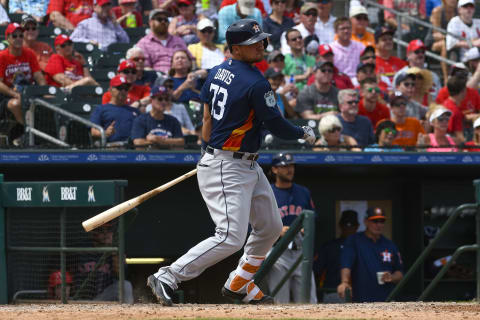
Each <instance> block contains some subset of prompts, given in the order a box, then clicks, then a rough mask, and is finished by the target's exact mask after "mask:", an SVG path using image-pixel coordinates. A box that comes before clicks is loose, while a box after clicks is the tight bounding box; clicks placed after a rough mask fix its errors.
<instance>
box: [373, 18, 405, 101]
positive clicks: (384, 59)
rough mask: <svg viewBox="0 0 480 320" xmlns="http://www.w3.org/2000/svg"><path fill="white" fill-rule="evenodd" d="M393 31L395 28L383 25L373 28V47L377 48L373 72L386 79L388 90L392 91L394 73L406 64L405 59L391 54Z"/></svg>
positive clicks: (383, 79)
mask: <svg viewBox="0 0 480 320" xmlns="http://www.w3.org/2000/svg"><path fill="white" fill-rule="evenodd" d="M394 33H395V30H393V29H391V28H389V27H385V26H379V27H377V29H376V30H375V43H376V46H375V48H376V50H377V54H376V61H375V73H376V74H377V75H379V76H381V77H382V81H384V82H386V81H387V79H388V83H387V85H388V87H387V91H388V92H390V91H393V87H394V85H393V84H394V82H393V76H394V75H395V73H396V72H397V71H399V70H400V69H402V68H403V67H405V66H406V65H407V63H406V62H405V61H403V60H402V59H400V58H398V57H395V56H393V55H392V51H393V34H394Z"/></svg>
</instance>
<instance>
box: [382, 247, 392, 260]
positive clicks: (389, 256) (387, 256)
mask: <svg viewBox="0 0 480 320" xmlns="http://www.w3.org/2000/svg"><path fill="white" fill-rule="evenodd" d="M380 254H381V255H382V256H383V262H392V254H391V253H390V252H388V250H385V251H383V252H382V253H380Z"/></svg>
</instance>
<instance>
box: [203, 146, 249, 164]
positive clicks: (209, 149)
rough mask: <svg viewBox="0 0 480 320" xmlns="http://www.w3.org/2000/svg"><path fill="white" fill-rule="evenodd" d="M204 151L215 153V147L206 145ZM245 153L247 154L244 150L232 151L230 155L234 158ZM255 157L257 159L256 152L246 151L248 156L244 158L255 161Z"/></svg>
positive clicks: (243, 155)
mask: <svg viewBox="0 0 480 320" xmlns="http://www.w3.org/2000/svg"><path fill="white" fill-rule="evenodd" d="M205 152H206V153H209V154H211V155H213V154H214V153H215V149H214V148H212V147H210V146H207V148H206V149H205ZM245 155H247V154H246V153H245V152H233V153H232V157H233V158H234V159H243V157H245ZM257 159H258V153H248V156H247V157H246V158H245V160H251V161H257Z"/></svg>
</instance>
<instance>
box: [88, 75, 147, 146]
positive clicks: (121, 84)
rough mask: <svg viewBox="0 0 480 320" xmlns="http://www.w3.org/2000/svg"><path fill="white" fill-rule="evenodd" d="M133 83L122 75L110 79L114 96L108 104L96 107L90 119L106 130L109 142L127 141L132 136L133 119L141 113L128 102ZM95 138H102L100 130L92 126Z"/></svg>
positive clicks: (92, 133)
mask: <svg viewBox="0 0 480 320" xmlns="http://www.w3.org/2000/svg"><path fill="white" fill-rule="evenodd" d="M130 86H131V84H130V83H128V82H127V79H125V77H124V76H122V75H116V76H115V77H113V78H112V80H110V89H109V91H110V94H111V96H112V98H111V99H110V101H109V102H108V103H106V104H102V105H100V106H98V107H97V108H95V110H94V111H93V113H92V115H91V116H90V121H92V122H93V123H95V124H98V125H99V126H101V127H102V128H103V129H104V130H105V135H106V136H107V142H125V141H127V140H128V138H129V137H130V133H131V131H132V124H133V120H134V119H135V118H136V117H137V116H139V115H140V114H141V113H140V111H139V110H138V109H137V108H134V107H131V106H129V105H128V104H127V96H128V91H129V89H130ZM91 135H92V137H93V138H96V139H98V138H100V137H101V135H100V130H98V129H95V128H91Z"/></svg>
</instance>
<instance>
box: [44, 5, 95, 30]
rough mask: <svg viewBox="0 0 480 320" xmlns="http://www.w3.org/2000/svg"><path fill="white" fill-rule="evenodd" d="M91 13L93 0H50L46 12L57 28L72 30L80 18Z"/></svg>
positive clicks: (86, 16) (89, 15) (84, 17)
mask: <svg viewBox="0 0 480 320" xmlns="http://www.w3.org/2000/svg"><path fill="white" fill-rule="evenodd" d="M92 13H93V0H51V1H50V4H49V5H48V9H47V14H48V15H49V17H50V21H52V23H53V24H54V25H55V26H56V27H59V28H63V29H67V30H73V29H75V26H76V25H77V24H78V23H79V22H80V21H82V20H85V19H87V18H90V17H91V16H92Z"/></svg>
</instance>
